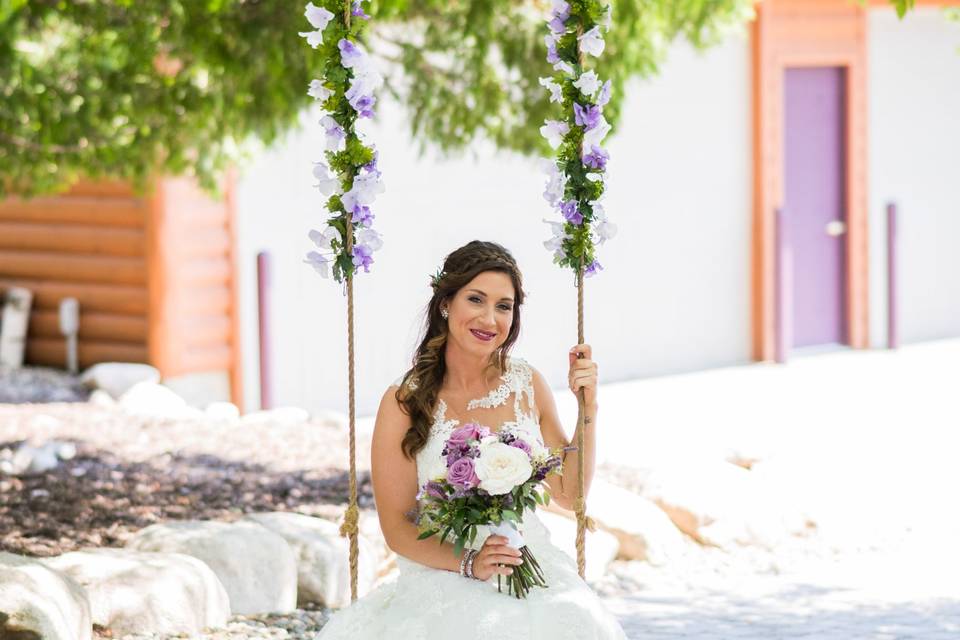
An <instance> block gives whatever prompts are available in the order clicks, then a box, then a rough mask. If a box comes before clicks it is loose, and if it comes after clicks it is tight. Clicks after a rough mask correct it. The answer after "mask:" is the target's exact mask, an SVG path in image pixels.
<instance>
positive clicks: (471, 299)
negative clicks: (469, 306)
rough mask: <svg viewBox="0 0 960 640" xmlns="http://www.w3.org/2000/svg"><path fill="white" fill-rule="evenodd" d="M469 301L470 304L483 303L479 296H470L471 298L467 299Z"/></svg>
mask: <svg viewBox="0 0 960 640" xmlns="http://www.w3.org/2000/svg"><path fill="white" fill-rule="evenodd" d="M467 300H469V301H470V302H483V301H482V300H481V299H480V297H479V296H470V297H469V298H467Z"/></svg>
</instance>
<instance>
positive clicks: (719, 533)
mask: <svg viewBox="0 0 960 640" xmlns="http://www.w3.org/2000/svg"><path fill="white" fill-rule="evenodd" d="M752 473H753V472H751V471H748V470H746V469H744V468H742V467H739V466H736V465H734V464H730V463H728V462H698V463H696V464H689V465H673V466H671V467H669V468H662V469H656V470H654V472H653V473H651V475H650V476H649V478H648V479H647V482H646V483H645V485H644V495H645V496H646V497H647V498H650V499H651V500H653V501H654V502H655V503H656V504H657V505H658V506H660V508H662V509H663V510H664V511H665V512H666V513H667V515H668V516H670V519H671V520H673V522H674V524H676V526H677V527H678V528H679V529H680V530H682V531H683V532H684V533H687V534H688V535H690V536H691V537H693V538H694V539H696V540H698V541H699V542H702V543H704V544H708V545H714V546H718V547H721V548H725V549H729V548H733V547H736V546H746V545H757V546H761V547H764V548H767V549H773V548H775V547H776V546H777V545H778V544H779V543H780V542H781V541H783V539H784V538H785V537H787V536H790V535H794V534H802V533H804V531H803V530H802V529H803V523H804V522H805V519H804V518H803V517H801V516H799V514H796V515H791V514H790V512H791V507H790V505H789V504H788V500H787V499H785V496H782V495H778V494H777V493H776V492H775V491H772V490H770V488H769V487H766V486H765V485H764V483H762V482H760V480H759V479H758V478H757V477H755V476H754V475H751V474H752Z"/></svg>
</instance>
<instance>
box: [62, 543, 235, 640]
mask: <svg viewBox="0 0 960 640" xmlns="http://www.w3.org/2000/svg"><path fill="white" fill-rule="evenodd" d="M44 564H46V565H47V566H49V567H52V568H53V569H56V570H57V571H60V572H61V573H64V574H66V575H68V576H70V577H71V578H73V579H74V580H76V581H77V582H78V583H80V584H81V585H83V587H84V588H85V589H86V591H87V596H88V598H89V600H90V610H91V614H92V616H93V622H94V623H95V624H99V625H102V626H104V627H109V628H110V630H111V632H112V633H113V635H114V636H118V637H119V636H123V635H128V634H134V633H137V632H142V631H147V630H149V632H150V633H164V634H168V633H169V634H174V633H189V634H196V633H199V632H200V631H201V630H202V629H204V628H206V627H222V626H225V625H226V624H227V619H228V618H229V617H230V600H229V598H228V596H227V592H226V590H225V589H224V588H223V585H222V584H220V580H219V579H218V578H217V576H216V574H214V573H213V571H212V570H211V569H210V567H208V566H207V565H206V564H204V563H203V562H201V561H200V560H198V559H197V558H194V557H192V556H188V555H183V554H179V553H148V552H143V551H133V550H130V549H86V550H83V551H76V552H73V553H68V554H65V555H62V556H58V557H56V558H50V559H48V560H45V561H44Z"/></svg>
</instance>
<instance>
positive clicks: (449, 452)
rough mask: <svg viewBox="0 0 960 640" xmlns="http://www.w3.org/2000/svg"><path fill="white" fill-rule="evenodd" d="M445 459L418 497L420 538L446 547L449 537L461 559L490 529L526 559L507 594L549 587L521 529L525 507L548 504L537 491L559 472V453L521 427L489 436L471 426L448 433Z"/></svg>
mask: <svg viewBox="0 0 960 640" xmlns="http://www.w3.org/2000/svg"><path fill="white" fill-rule="evenodd" d="M442 455H443V459H441V460H439V461H438V468H437V469H435V470H433V471H432V472H431V477H432V478H433V479H431V480H430V481H428V482H427V483H426V484H425V485H424V486H423V487H421V489H420V492H419V493H418V494H417V499H418V500H420V501H421V508H420V514H419V517H418V525H419V529H420V536H419V537H420V539H421V540H423V539H426V538H429V537H430V536H433V535H436V534H440V542H441V543H443V542H444V541H445V540H446V539H447V538H448V537H449V538H450V539H451V540H452V541H453V543H454V550H455V553H456V554H457V555H459V554H460V553H461V552H462V551H463V549H464V548H465V547H467V546H469V545H471V544H473V542H474V541H475V540H476V537H477V527H480V526H489V527H490V532H491V533H492V534H496V535H502V536H505V537H506V538H507V539H508V540H510V545H511V546H514V547H516V548H517V549H519V550H520V553H521V556H522V558H523V564H521V565H519V566H517V567H514V568H513V573H512V574H511V575H509V576H506V580H507V586H508V591H509V593H510V594H512V595H515V596H516V597H517V598H523V597H526V595H527V593H528V592H529V591H530V589H531V588H532V587H534V586H538V587H546V586H547V584H546V582H545V581H544V577H543V572H542V571H541V569H540V565H539V563H537V560H536V558H534V557H533V554H532V553H531V552H530V549H529V548H528V547H527V546H526V545H525V544H524V542H523V537H522V536H521V535H520V531H519V525H520V524H521V523H522V522H523V512H524V510H525V509H529V510H531V511H532V510H534V509H536V507H537V505H538V504H540V505H546V504H548V502H549V500H550V497H549V495H548V494H546V493H544V492H541V491H540V490H539V489H540V485H541V484H542V483H543V481H544V479H545V478H546V477H547V475H548V474H550V473H555V472H557V471H558V470H559V467H560V462H561V459H560V456H559V455H557V452H551V451H549V450H548V449H546V448H545V447H544V446H543V445H542V444H541V443H540V442H539V441H538V440H537V439H536V438H534V437H533V436H531V435H530V434H528V433H525V432H524V431H523V430H521V429H517V430H501V431H500V432H499V433H491V431H490V429H488V428H487V427H483V426H480V425H478V424H475V423H469V424H465V425H463V426H462V427H460V428H459V429H457V430H456V431H454V432H453V433H451V434H450V437H449V438H447V441H446V443H445V445H444V449H443V453H442ZM497 589H498V590H499V589H500V576H498V577H497Z"/></svg>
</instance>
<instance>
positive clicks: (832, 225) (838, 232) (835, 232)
mask: <svg viewBox="0 0 960 640" xmlns="http://www.w3.org/2000/svg"><path fill="white" fill-rule="evenodd" d="M826 232H827V235H828V236H833V237H834V238H836V237H837V236H842V235H843V234H845V233H846V232H847V224H846V223H845V222H844V221H843V220H831V221H830V222H828V223H827V227H826Z"/></svg>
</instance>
